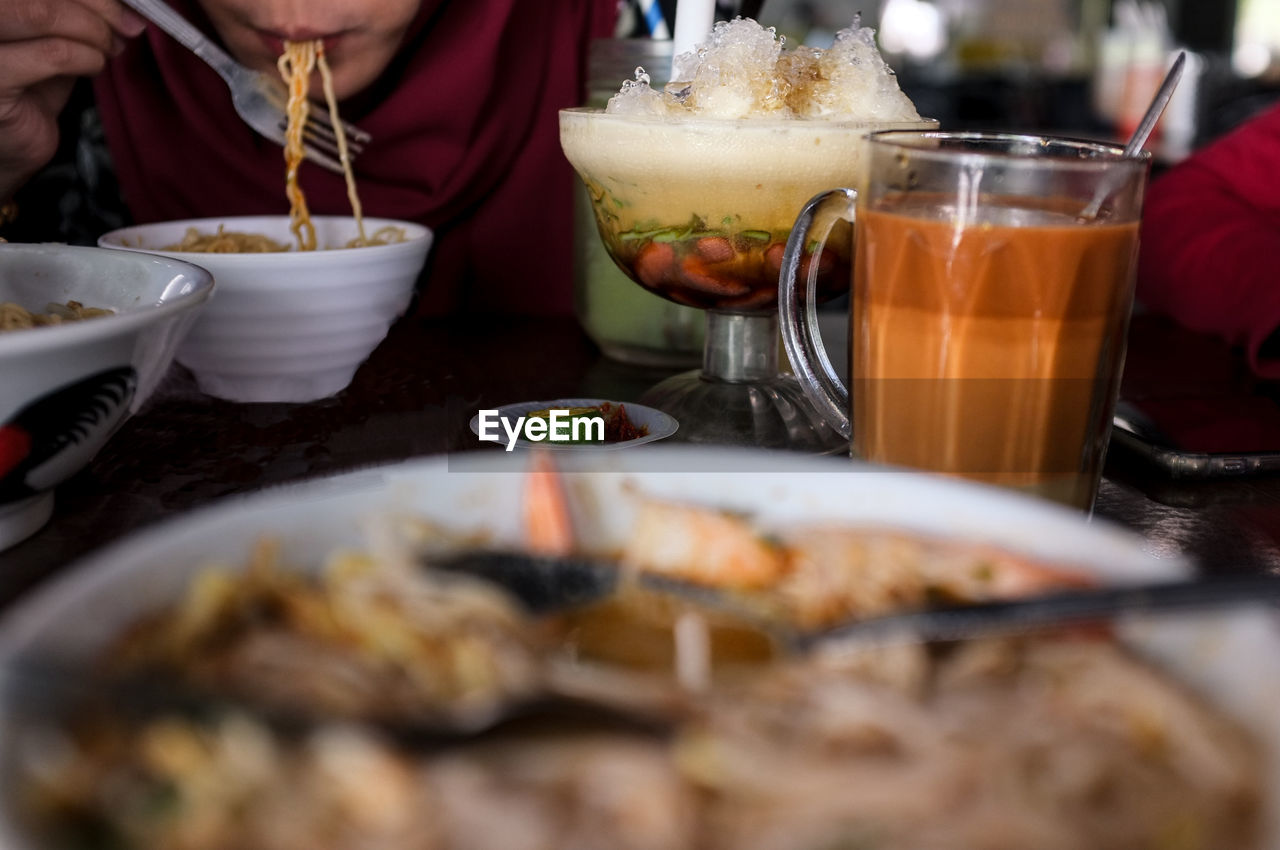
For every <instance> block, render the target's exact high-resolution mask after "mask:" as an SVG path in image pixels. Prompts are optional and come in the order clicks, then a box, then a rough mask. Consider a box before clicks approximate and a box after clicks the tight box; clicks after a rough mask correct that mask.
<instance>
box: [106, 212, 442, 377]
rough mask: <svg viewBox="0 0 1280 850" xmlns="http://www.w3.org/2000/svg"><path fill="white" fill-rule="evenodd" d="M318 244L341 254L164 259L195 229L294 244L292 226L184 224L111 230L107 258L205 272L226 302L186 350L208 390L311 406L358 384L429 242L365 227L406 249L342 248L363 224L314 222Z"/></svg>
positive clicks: (181, 354)
mask: <svg viewBox="0 0 1280 850" xmlns="http://www.w3.org/2000/svg"><path fill="white" fill-rule="evenodd" d="M312 221H313V222H314V223H315V226H316V237H317V242H318V244H319V245H320V246H321V247H322V248H331V249H333V250H319V251H305V252H304V251H288V252H278V253H267V254H209V253H190V252H183V251H171V250H165V247H164V246H166V245H173V244H176V243H178V242H180V241H181V240H182V237H183V235H184V234H185V233H186V232H187V229H188V228H190V227H195V228H197V229H198V230H200V231H201V232H205V233H212V232H213V231H215V230H217V228H218V226H219V225H222V226H224V227H225V229H226V230H228V231H240V232H246V233H261V234H264V235H266V236H269V237H271V238H272V239H275V240H277V241H279V242H283V243H285V244H292V242H293V235H292V234H291V233H290V232H289V219H288V217H287V216H243V217H228V218H207V219H188V220H183V221H169V222H161V223H158V224H144V225H138V226H135V227H126V228H123V229H120V230H114V231H112V232H110V233H107V234H105V235H103V236H102V237H101V238H100V239H99V240H98V244H99V245H101V246H102V247H104V248H117V249H129V250H136V251H146V252H148V253H154V254H162V255H164V256H168V257H176V258H178V259H181V260H186V261H187V262H190V263H194V264H196V265H199V266H203V267H204V268H206V269H208V270H209V271H210V272H211V273H212V274H213V277H214V280H215V281H216V282H217V285H218V295H217V297H216V298H214V299H213V300H212V301H211V302H210V303H209V305H208V306H207V307H206V309H205V311H204V312H203V314H202V315H201V316H200V318H199V320H198V321H197V322H196V324H195V326H194V327H193V328H192V329H191V332H190V334H189V335H188V336H187V338H186V341H185V342H184V343H183V345H182V347H181V348H180V349H179V350H178V356H177V359H178V362H179V363H181V364H182V365H184V366H186V367H187V368H189V369H190V370H191V371H192V372H193V373H194V374H195V378H196V382H197V383H198V384H199V386H200V389H201V390H202V391H204V392H206V393H208V394H210V395H213V396H218V397H219V398H225V399H229V400H231V401H248V402H264V401H267V402H305V401H314V400H316V399H320V398H325V397H327V396H330V395H333V394H334V393H336V392H338V391H340V390H342V389H343V388H344V387H346V386H347V384H349V383H350V382H351V379H352V377H353V376H354V375H355V372H356V369H357V368H358V367H359V366H360V364H361V363H363V362H364V360H365V359H366V358H367V357H368V356H369V354H370V353H372V351H373V350H374V349H375V348H376V347H377V346H378V344H379V343H380V342H381V341H382V339H383V338H384V337H385V336H386V334H387V330H388V328H390V326H391V323H392V322H394V321H395V320H396V319H397V318H399V316H400V315H401V314H402V313H404V311H405V308H406V307H408V305H409V301H410V299H411V297H412V295H413V287H414V284H415V282H416V281H417V278H418V274H419V272H421V270H422V266H423V264H424V263H425V262H426V258H427V252H428V251H429V250H430V248H431V242H432V237H433V234H432V232H431V230H430V229H428V228H426V227H423V226H422V225H418V224H413V223H411V222H404V221H394V220H390V219H375V218H366V219H365V229H366V232H369V233H372V232H373V231H375V230H377V229H378V228H380V227H385V226H388V225H390V226H395V227H399V228H401V229H402V230H403V232H404V241H402V242H394V243H391V244H387V245H375V246H370V247H366V248H341V249H339V248H340V246H343V245H345V244H346V243H347V242H349V241H350V240H351V239H352V238H353V237H354V236H355V231H356V228H355V220H354V219H352V218H350V217H344V216H313V217H312Z"/></svg>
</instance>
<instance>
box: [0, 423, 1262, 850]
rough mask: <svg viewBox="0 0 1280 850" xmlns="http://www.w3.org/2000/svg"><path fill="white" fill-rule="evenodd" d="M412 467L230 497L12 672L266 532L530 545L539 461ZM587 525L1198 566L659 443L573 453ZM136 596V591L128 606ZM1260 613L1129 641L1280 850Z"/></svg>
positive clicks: (66, 617) (149, 534) (181, 528)
mask: <svg viewBox="0 0 1280 850" xmlns="http://www.w3.org/2000/svg"><path fill="white" fill-rule="evenodd" d="M461 459H462V458H460V457H459V456H458V455H454V456H452V457H449V458H445V457H438V458H428V459H422V460H414V461H407V462H404V463H401V464H396V465H391V466H386V467H382V468H378V469H368V470H363V471H359V472H354V473H350V474H346V475H340V476H336V477H333V478H329V479H324V480H319V481H312V482H307V483H304V484H300V485H294V486H289V487H284V488H277V489H275V490H271V491H265V492H262V493H258V494H254V495H250V496H245V497H236V498H231V499H226V500H223V501H222V502H221V503H219V504H217V505H214V506H211V507H209V508H206V509H202V510H199V511H195V512H192V513H190V514H187V515H184V516H181V517H177V518H175V519H173V520H170V521H167V522H165V523H162V524H159V525H156V526H152V527H151V528H149V529H145V530H143V531H142V532H140V533H135V534H133V535H131V536H129V537H126V538H123V539H122V540H120V541H118V542H117V543H115V544H112V545H111V546H109V547H107V548H104V549H103V550H101V551H99V552H97V553H95V554H94V555H92V556H90V557H89V558H87V559H86V560H84V561H82V562H80V563H79V564H78V565H77V566H76V567H75V568H72V569H71V570H69V571H67V572H66V573H64V574H62V575H61V576H60V577H58V578H57V579H56V580H55V581H53V582H51V583H49V584H46V585H45V586H44V587H42V588H40V589H38V590H37V591H36V592H35V593H33V594H29V595H28V596H27V597H26V598H25V599H24V600H23V601H21V602H20V603H19V604H18V605H17V606H15V607H14V608H12V609H10V610H9V611H8V612H6V614H5V616H4V617H3V618H0V671H3V670H4V669H7V668H8V666H9V665H17V666H18V669H22V668H21V663H22V662H21V660H20V659H22V658H24V657H26V658H43V659H49V658H58V659H67V660H75V659H77V658H83V657H85V655H94V654H96V653H97V652H99V651H100V650H101V648H102V647H103V646H104V645H106V643H107V642H108V641H110V640H111V639H112V638H113V637H114V636H115V635H117V634H118V633H119V631H120V629H121V628H122V627H124V626H125V625H126V624H128V623H130V622H132V621H133V620H134V619H135V618H136V617H138V616H139V615H140V614H142V613H143V612H145V611H149V610H154V609H155V608H156V607H157V606H162V605H167V604H171V603H172V602H173V601H174V600H176V599H178V598H180V597H181V595H182V594H183V592H184V591H183V588H184V587H185V586H186V585H187V583H188V582H189V581H191V579H192V577H193V576H195V575H197V574H198V573H199V571H200V570H201V569H203V568H204V567H205V566H207V565H209V564H210V563H221V564H236V563H245V561H246V560H247V558H248V555H249V552H250V549H251V547H252V545H253V543H254V542H255V541H256V540H257V539H259V538H260V536H262V535H270V536H271V537H273V538H275V539H277V540H278V541H279V542H280V544H281V546H282V552H283V553H284V554H285V559H284V560H285V562H286V563H288V564H290V565H297V566H299V567H302V568H315V567H316V566H318V565H319V563H320V561H321V559H322V558H323V557H324V556H325V555H326V554H327V553H329V552H331V551H332V550H333V549H335V548H337V547H343V546H359V545H361V543H362V540H363V535H362V526H363V525H364V524H365V523H366V522H367V520H368V519H369V518H370V517H378V516H382V517H385V516H387V515H389V514H394V513H397V512H409V513H412V514H414V515H418V516H423V517H426V518H428V519H430V520H432V521H434V522H436V523H438V524H440V525H442V526H444V527H448V528H453V529H456V530H458V531H464V532H474V533H476V534H478V535H480V536H481V537H482V539H487V540H491V541H492V542H494V543H495V544H500V543H501V542H504V541H505V542H516V541H518V540H520V539H521V536H520V517H521V510H520V505H521V499H522V486H521V485H522V483H523V474H524V473H523V469H524V468H525V466H526V465H527V464H528V455H527V454H521V453H514V454H510V455H509V454H507V453H505V452H473V453H468V454H467V455H466V456H465V459H466V461H467V462H466V463H460V462H459V461H460V460H461ZM556 460H557V463H558V464H559V465H560V466H561V467H562V468H564V469H566V470H577V472H571V473H570V474H569V475H568V478H567V487H566V489H567V491H568V492H569V494H570V496H571V498H572V499H573V501H574V505H575V508H576V509H575V512H574V520H575V528H576V530H577V533H578V534H579V535H580V537H581V539H582V540H583V542H584V545H585V546H586V547H587V548H592V549H600V550H610V549H615V550H616V548H617V546H618V542H619V540H620V539H621V536H622V535H625V534H626V533H627V529H628V527H629V524H630V521H631V519H632V517H633V515H634V514H633V511H634V502H635V499H634V497H635V495H636V493H642V494H648V495H654V496H658V497H665V498H670V499H677V500H682V501H691V502H699V503H703V504H709V505H717V506H720V507H724V508H727V509H730V510H734V511H744V512H749V513H751V514H753V515H755V516H756V517H758V518H759V519H760V521H761V522H762V523H765V524H768V523H780V522H790V521H800V520H804V521H810V522H819V521H841V522H846V523H851V524H857V523H868V524H873V525H884V524H887V525H891V526H898V527H904V528H910V529H917V530H920V531H922V532H927V533H931V534H940V535H947V536H950V537H954V538H956V539H959V540H969V541H975V542H986V543H992V544H995V545H999V546H1003V547H1008V548H1010V549H1013V550H1016V551H1021V552H1025V553H1028V554H1031V555H1034V556H1037V557H1042V558H1049V559H1053V560H1055V561H1058V562H1061V563H1066V564H1071V565H1073V566H1076V567H1081V568H1084V569H1088V570H1090V571H1092V572H1093V573H1095V574H1096V575H1098V576H1099V578H1100V579H1101V580H1102V581H1106V582H1132V581H1142V580H1147V581H1150V580H1157V579H1160V578H1173V577H1176V576H1180V575H1184V574H1185V571H1186V569H1187V566H1186V564H1184V563H1180V562H1173V561H1168V560H1161V559H1158V558H1156V557H1154V556H1152V555H1151V554H1149V553H1147V552H1146V551H1145V550H1144V548H1143V545H1142V540H1141V539H1140V538H1139V537H1137V536H1136V535H1133V534H1132V533H1130V532H1127V531H1123V530H1120V529H1118V528H1116V527H1113V526H1110V525H1108V524H1106V523H1102V522H1097V521H1094V522H1088V521H1086V520H1085V519H1084V518H1083V517H1082V516H1081V515H1080V513H1079V512H1077V511H1069V510H1066V509H1064V508H1060V507H1057V506H1054V505H1051V504H1048V503H1045V502H1040V501H1036V500H1032V499H1029V498H1026V497H1022V496H1018V495H1016V494H1013V493H1011V492H1009V491H1005V490H999V489H996V488H990V487H982V486H979V485H974V484H968V483H964V482H960V481H954V480H946V479H941V478H935V477H929V476H924V475H920V474H918V473H910V472H900V471H884V470H878V469H875V468H872V467H865V466H859V465H856V464H852V463H851V462H850V461H847V460H837V459H831V458H805V457H800V456H790V455H788V454H787V453H782V452H759V451H744V450H736V449H723V450H720V449H709V448H705V447H696V448H691V447H686V446H662V445H658V446H652V447H650V448H648V449H646V450H645V451H641V452H612V453H594V454H573V453H563V454H560V455H557V456H556ZM124 589H127V592H121V591H122V590H124ZM1274 626H1275V624H1274V622H1272V621H1271V620H1269V619H1268V618H1267V617H1266V616H1265V615H1263V614H1261V612H1258V611H1256V610H1240V611H1236V612H1232V613H1230V614H1224V615H1219V616H1215V617H1207V618H1193V617H1177V618H1174V619H1173V620H1171V621H1169V622H1165V623H1162V624H1154V625H1153V624H1151V623H1150V621H1147V623H1146V624H1143V623H1135V624H1132V627H1126V628H1125V629H1124V630H1123V632H1122V633H1123V634H1124V637H1125V638H1126V640H1128V641H1129V642H1130V643H1132V645H1133V646H1134V648H1135V649H1136V650H1137V651H1139V652H1141V653H1143V654H1145V655H1147V656H1148V657H1150V658H1151V659H1152V660H1153V661H1154V662H1155V663H1156V664H1159V665H1161V666H1164V667H1165V668H1167V669H1168V670H1169V671H1171V672H1172V673H1173V674H1174V675H1176V676H1178V677H1180V678H1183V679H1185V680H1186V682H1187V683H1188V684H1189V685H1190V686H1192V687H1194V688H1196V689H1198V690H1200V691H1201V692H1202V693H1203V694H1205V695H1206V696H1207V697H1208V698H1209V699H1211V700H1213V701H1215V702H1216V703H1218V704H1219V705H1220V706H1221V707H1222V708H1223V709H1224V710H1226V711H1228V712H1230V713H1231V714H1233V715H1234V716H1236V717H1237V718H1238V719H1239V720H1240V722H1241V723H1243V724H1244V725H1245V726H1246V727H1247V728H1248V729H1249V730H1250V731H1252V732H1253V733H1254V735H1256V736H1257V740H1258V743H1259V747H1260V748H1261V749H1262V751H1263V752H1264V754H1265V756H1264V757H1265V758H1266V759H1267V764H1268V766H1269V770H1268V773H1267V779H1268V780H1269V783H1270V784H1269V786H1268V789H1267V792H1266V818H1267V827H1266V828H1267V830H1268V831H1267V833H1266V836H1267V837H1266V839H1265V840H1264V843H1263V845H1262V846H1265V847H1280V716H1277V714H1276V711H1275V706H1276V705H1278V704H1280V638H1278V637H1277V632H1276V629H1275V627H1274ZM8 721H9V718H8V717H6V715H5V711H4V705H3V704H0V846H2V847H5V848H12V850H21V848H27V847H30V846H31V844H30V843H29V842H28V841H27V840H25V838H24V837H23V836H22V831H21V827H20V825H19V824H18V823H17V821H16V818H15V811H14V805H15V800H14V797H13V795H12V786H6V785H5V780H6V772H5V768H6V765H7V766H8V767H11V766H12V762H11V761H7V760H8V759H12V758H13V757H14V751H13V747H12V743H13V742H14V741H15V740H17V739H19V736H18V735H17V734H15V729H14V727H12V726H6V723H7V722H8Z"/></svg>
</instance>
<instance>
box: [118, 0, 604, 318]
mask: <svg viewBox="0 0 1280 850" xmlns="http://www.w3.org/2000/svg"><path fill="white" fill-rule="evenodd" d="M170 2H171V4H172V5H173V6H174V7H175V8H177V9H178V10H179V11H181V12H182V13H183V14H184V15H186V16H187V17H188V19H189V20H191V21H192V22H193V23H195V24H196V25H197V26H199V27H200V28H201V29H202V30H204V31H205V32H206V33H208V34H212V33H213V29H212V27H211V26H210V25H209V24H208V21H207V19H206V18H205V16H204V15H203V13H202V12H201V11H200V9H199V7H198V5H196V3H194V2H191V0H170ZM615 6H616V0H555V2H552V3H529V2H522V0H464V2H448V0H423V3H422V9H421V10H420V12H419V14H418V17H417V19H416V20H415V22H414V24H413V26H412V27H411V28H410V30H409V32H408V34H407V36H406V40H405V43H404V45H403V47H402V48H401V50H400V53H399V54H398V56H397V58H396V59H395V60H394V61H393V62H392V64H391V67H389V68H388V69H387V71H386V72H384V74H383V75H382V77H381V78H379V79H378V80H377V81H376V82H375V83H374V84H373V85H372V86H371V87H370V88H369V89H368V90H367V91H365V92H362V93H361V94H359V95H357V96H356V97H353V98H350V99H349V101H348V102H344V103H343V104H342V111H343V117H344V118H345V119H347V120H348V121H351V122H352V123H354V124H357V125H358V126H360V127H361V128H362V129H365V130H367V131H368V132H369V133H370V134H371V135H372V136H373V141H372V142H371V143H370V144H369V145H367V146H366V148H365V150H364V152H363V153H362V154H361V155H360V156H359V158H357V160H356V162H355V172H356V179H357V182H358V186H359V191H360V199H361V202H362V204H363V206H364V212H365V214H366V215H368V216H374V217H387V218H398V219H407V220H410V221H416V222H420V223H422V224H425V225H428V226H430V227H432V228H435V230H436V242H435V245H434V247H433V248H432V256H431V258H430V259H429V260H428V268H427V272H426V276H425V280H424V282H423V283H422V286H421V287H420V289H421V301H420V306H419V310H420V312H423V313H427V314H445V313H450V312H455V311H459V310H472V311H481V310H483V311H490V312H521V313H568V312H570V310H571V308H572V273H571V272H572V269H571V263H572V259H571V257H572V215H571V203H572V194H571V192H572V186H573V182H572V181H573V179H574V178H573V176H572V171H571V169H570V167H569V165H568V163H567V162H566V161H565V159H564V155H563V154H562V153H561V151H560V142H559V127H558V120H557V116H556V112H557V110H559V109H560V108H562V107H567V106H574V105H577V104H579V103H580V102H581V100H582V91H583V81H584V76H585V68H586V49H587V44H588V43H589V41H590V39H591V38H592V37H598V36H605V35H608V34H609V32H610V31H611V30H612V27H613V16H614V13H615ZM96 96H97V101H98V106H99V110H100V112H101V115H102V123H103V128H104V130H105V132H106V135H107V142H108V145H109V147H110V149H111V154H112V158H113V160H114V162H115V166H116V172H117V176H118V178H119V181H120V186H121V190H122V192H123V194H124V196H125V200H126V201H127V203H128V205H129V209H130V212H131V213H132V214H133V216H134V218H135V219H136V220H137V221H138V222H140V223H141V222H151V221H163V220H167V219H181V218H193V217H205V216H225V215H260V214H285V213H287V212H288V209H289V205H288V202H287V201H286V200H285V196H284V160H283V156H282V153H281V148H280V146H279V145H276V144H273V143H271V142H269V141H267V140H266V139H263V138H262V137H260V136H258V135H257V134H256V133H255V132H253V131H252V130H250V129H249V127H248V126H247V125H245V124H244V122H243V121H241V120H240V119H239V118H238V117H237V116H236V113H235V111H234V110H233V108H232V105H231V98H230V96H229V95H228V90H227V87H226V85H225V84H224V83H223V82H222V81H221V79H220V78H219V77H218V76H217V75H216V74H215V73H214V72H213V70H212V69H210V68H209V67H208V66H207V65H205V64H204V63H203V62H202V61H201V60H200V59H198V58H196V57H195V56H194V55H193V54H192V53H190V52H189V51H188V50H186V49H185V48H183V47H182V46H181V45H179V44H178V43H177V42H175V41H174V40H173V39H171V38H169V37H168V36H166V35H164V34H163V33H162V32H160V31H159V29H158V28H156V27H154V26H152V27H149V28H148V31H147V33H146V34H145V35H144V36H143V37H142V38H139V39H137V40H136V41H135V42H133V43H131V44H130V45H129V47H128V48H127V49H126V50H125V52H124V53H123V54H121V55H120V56H119V57H117V58H116V59H115V60H113V61H112V62H111V63H110V65H109V66H108V68H107V70H106V72H104V73H103V74H102V75H100V76H99V78H98V79H97V81H96ZM298 179H299V183H300V184H301V186H302V189H303V191H304V192H305V193H306V196H307V203H308V206H309V208H310V210H311V212H312V213H313V214H316V215H349V214H350V206H349V204H348V202H347V199H346V188H345V185H344V183H343V180H342V177H341V176H340V175H337V174H332V173H330V172H328V171H326V170H324V169H322V168H320V167H318V166H316V165H315V164H313V163H306V162H304V163H303V166H302V168H301V170H300V172H299V178H298Z"/></svg>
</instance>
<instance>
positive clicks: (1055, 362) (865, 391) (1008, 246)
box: [779, 131, 1150, 510]
mask: <svg viewBox="0 0 1280 850" xmlns="http://www.w3.org/2000/svg"><path fill="white" fill-rule="evenodd" d="M867 159H868V163H867V181H866V183H865V184H864V185H862V186H861V187H846V188H838V189H833V190H831V191H828V192H825V193H822V194H820V195H819V196H817V197H815V198H814V199H813V200H812V201H811V202H810V203H809V204H808V205H807V206H806V207H805V208H804V210H803V212H802V213H801V215H800V217H799V219H798V221H797V223H796V230H795V232H794V233H793V235H792V239H791V245H792V246H804V245H807V244H810V242H811V241H813V240H817V242H818V243H821V242H823V241H825V240H826V239H827V237H828V233H830V231H831V225H832V223H833V222H835V221H839V220H845V221H850V222H853V225H854V226H853V228H852V232H853V236H852V237H847V238H851V239H852V243H853V252H852V253H853V262H852V268H853V271H852V275H851V281H850V284H851V294H852V299H851V318H850V322H851V324H850V329H851V333H850V342H849V375H850V382H851V385H852V386H851V387H850V389H849V391H848V392H846V391H845V389H844V387H843V386H841V385H840V383H839V380H838V378H836V376H835V374H834V371H833V370H832V369H831V366H830V363H829V361H827V359H826V356H825V354H824V353H823V352H822V350H821V344H820V341H818V340H817V328H816V323H814V322H812V321H810V318H809V317H808V316H807V315H806V312H807V311H805V310H803V309H802V304H803V303H804V302H803V295H804V287H805V285H806V284H807V283H808V281H807V280H806V276H805V275H804V274H803V273H802V264H801V262H800V257H799V256H797V257H787V258H784V261H783V272H782V278H783V279H782V285H781V290H780V295H779V298H780V303H779V306H780V311H781V319H782V324H783V334H784V340H785V342H786V346H787V352H788V355H789V356H790V357H791V360H792V363H793V364H794V365H795V367H796V372H797V374H798V376H799V377H800V378H801V381H802V384H803V386H804V387H805V390H806V393H807V394H808V396H809V397H810V398H811V399H812V400H813V401H814V404H815V406H818V407H819V408H820V409H821V410H823V411H824V413H825V415H826V416H827V418H828V419H830V420H831V422H832V426H833V427H835V428H837V429H839V430H841V431H842V433H845V434H847V435H848V436H849V439H850V448H851V451H852V454H853V456H854V457H857V458H861V459H864V460H868V461H872V462H875V463H882V464H890V465H894V466H905V467H912V468H916V469H922V470H928V471H931V472H939V473H946V474H952V475H958V476H963V477H966V478H972V479H977V480H981V481H987V482H991V483H996V484H1003V485H1008V486H1012V487H1016V488H1019V489H1024V490H1027V491H1030V492H1033V493H1036V494H1038V495H1041V496H1045V497H1047V498H1050V499H1053V500H1055V501H1059V502H1063V503H1066V504H1069V505H1073V506H1076V507H1079V508H1083V509H1086V510H1088V509H1090V508H1091V507H1092V504H1093V500H1094V497H1095V495H1096V493H1097V487H1098V480H1099V477H1100V475H1101V471H1102V464H1103V460H1104V456H1105V452H1106V446H1107V440H1108V438H1109V436H1110V429H1111V417H1112V413H1113V411H1114V408H1115V402H1116V395H1117V393H1118V390H1119V382H1120V372H1121V369H1122V367H1123V364H1124V352H1125V339H1126V333H1127V329H1128V322H1129V314H1130V311H1131V309H1132V306H1133V288H1134V273H1135V269H1136V264H1137V253H1138V222H1139V217H1140V214H1141V210H1142V198H1143V193H1144V191H1145V188H1146V182H1147V174H1148V171H1149V167H1150V157H1149V155H1143V156H1140V157H1135V158H1125V157H1124V156H1122V150H1121V149H1120V148H1119V147H1115V146H1112V145H1106V144H1097V143H1093V142H1087V141H1077V140H1072V139H1064V138H1051V137H1042V136H1022V135H1010V134H995V133H943V132H913V131H889V132H882V133H873V134H872V135H871V136H870V137H869V140H868V146H867Z"/></svg>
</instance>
